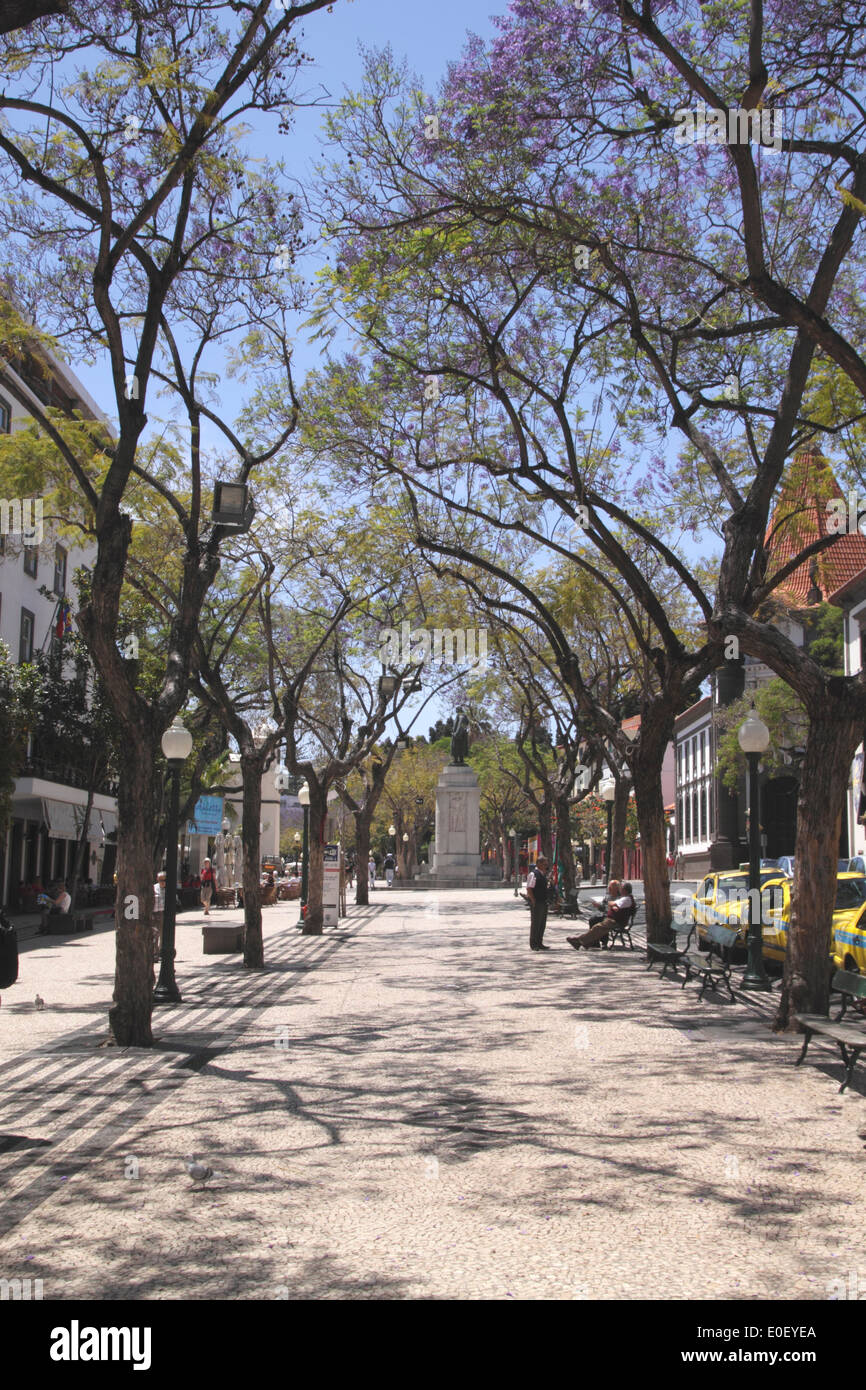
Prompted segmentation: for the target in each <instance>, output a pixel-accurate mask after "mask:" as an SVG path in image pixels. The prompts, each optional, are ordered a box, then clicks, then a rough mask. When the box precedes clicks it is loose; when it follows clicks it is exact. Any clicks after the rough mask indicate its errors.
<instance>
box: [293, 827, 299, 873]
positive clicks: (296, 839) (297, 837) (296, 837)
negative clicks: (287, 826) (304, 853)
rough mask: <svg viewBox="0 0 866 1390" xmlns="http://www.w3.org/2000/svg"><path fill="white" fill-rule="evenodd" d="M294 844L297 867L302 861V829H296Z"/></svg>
mask: <svg viewBox="0 0 866 1390" xmlns="http://www.w3.org/2000/svg"><path fill="white" fill-rule="evenodd" d="M292 844H293V845H294V847H295V867H296V868H297V866H298V864H299V863H300V862H301V835H300V831H298V830H296V831H295V835H294V839H293V840H292Z"/></svg>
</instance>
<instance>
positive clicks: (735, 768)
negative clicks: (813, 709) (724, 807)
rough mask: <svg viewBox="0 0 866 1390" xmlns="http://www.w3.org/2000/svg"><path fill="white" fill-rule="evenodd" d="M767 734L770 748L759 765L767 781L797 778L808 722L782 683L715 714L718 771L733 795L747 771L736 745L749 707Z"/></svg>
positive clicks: (765, 687)
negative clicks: (764, 725) (763, 770)
mask: <svg viewBox="0 0 866 1390" xmlns="http://www.w3.org/2000/svg"><path fill="white" fill-rule="evenodd" d="M753 700H754V705H755V710H756V712H757V713H758V714H759V715H760V717H761V719H763V721H764V723H765V724H766V726H767V728H768V729H769V731H770V746H769V748H768V749H767V751H766V753H764V754H762V756H761V762H762V764H763V766H764V769H765V771H766V772H767V774H768V775H769V776H770V777H777V776H782V777H784V776H787V777H791V776H796V775H797V773H798V771H799V765H800V760H801V757H802V750H803V748H804V746H805V743H806V731H807V719H806V712H805V710H804V708H803V704H802V702H801V701H800V700H799V699H798V697H797V696H796V695H795V694H794V692H793V690H792V689H791V687H790V686H789V685H788V684H787V683H786V682H785V681H783V680H778V679H776V680H771V681H768V682H767V684H766V685H762V686H759V687H758V689H757V690H756V691H755V693H754V695H751V694H750V695H746V696H743V698H742V699H740V700H736V701H735V702H734V703H733V704H732V705H728V706H726V707H725V708H724V709H720V710H717V712H716V724H717V727H718V729H719V733H720V737H719V742H718V757H717V768H718V772H719V774H720V776H721V779H722V782H723V783H724V785H725V786H726V787H728V788H729V790H731V791H736V789H737V787H738V786H739V784H740V781H741V779H742V778H743V777H744V776H745V774H746V771H747V763H746V758H745V754H744V753H742V752H741V750H740V745H739V743H738V741H737V730H738V729H739V727H740V725H741V724H742V722H743V720H744V719H745V717H746V715H747V714H748V713H749V710H750V709H751V707H752V701H753Z"/></svg>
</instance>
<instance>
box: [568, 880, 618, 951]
mask: <svg viewBox="0 0 866 1390" xmlns="http://www.w3.org/2000/svg"><path fill="white" fill-rule="evenodd" d="M633 907H634V898H633V897H632V895H631V884H630V883H620V881H619V879H617V878H612V879H611V881H610V883H609V884H608V885H607V908H606V909H605V911H604V912H603V913H600V914H599V915H598V916H597V917H590V919H589V927H590V929H589V931H586V932H584V933H583V936H567V937H566V938H565V939H566V941H567V942H568V944H569V946H573V947H574V949H575V951H579V950H580V948H581V946H583V947H584V948H585V949H586V950H589V948H590V946H595V945H596V944H597V943H598V942H600V941H606V940H607V934H608V932H609V931H610V927H611V925H612V924H613V923H614V922H616V923H620V924H621V923H624V922H627V921H628V919H629V914H630V913H631V910H632V908H633Z"/></svg>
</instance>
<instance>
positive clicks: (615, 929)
mask: <svg viewBox="0 0 866 1390" xmlns="http://www.w3.org/2000/svg"><path fill="white" fill-rule="evenodd" d="M636 912H637V903H635V905H634V907H633V908H632V910H631V912H630V913H629V914H628V916H627V917H626V919H625V921H623V922H617V921H616V919H615V918H613V917H612V918H611V922H610V929H609V931H608V933H607V936H606V937H602V942H601V944H602V948H603V949H604V950H605V951H609V950H610V948H611V947H612V946H614V945H615V944H616V942H617V941H618V942H619V944H620V946H623V947H624V946H625V944H626V937H628V949H629V950H630V951H635V950H637V947H636V946H635V944H634V942H633V941H632V939H631V929H632V927H633V925H634V919H635V913H636Z"/></svg>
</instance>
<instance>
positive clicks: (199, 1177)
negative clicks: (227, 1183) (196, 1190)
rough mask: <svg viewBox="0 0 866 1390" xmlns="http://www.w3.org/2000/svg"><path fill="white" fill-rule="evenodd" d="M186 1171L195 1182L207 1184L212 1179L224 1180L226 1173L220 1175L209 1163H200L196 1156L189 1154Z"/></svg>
mask: <svg viewBox="0 0 866 1390" xmlns="http://www.w3.org/2000/svg"><path fill="white" fill-rule="evenodd" d="M186 1171H187V1172H188V1173H189V1175H190V1177H191V1178H192V1180H193V1182H200V1183H207V1182H209V1181H210V1179H211V1178H224V1177H225V1176H226V1175H225V1173H218V1172H217V1171H216V1169H215V1168H211V1166H210V1164H209V1163H199V1161H198V1160H197V1158H196V1156H195V1154H187V1156H186Z"/></svg>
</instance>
